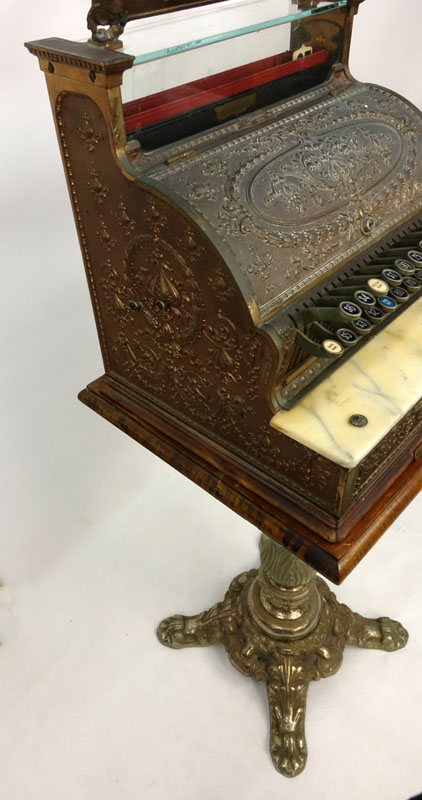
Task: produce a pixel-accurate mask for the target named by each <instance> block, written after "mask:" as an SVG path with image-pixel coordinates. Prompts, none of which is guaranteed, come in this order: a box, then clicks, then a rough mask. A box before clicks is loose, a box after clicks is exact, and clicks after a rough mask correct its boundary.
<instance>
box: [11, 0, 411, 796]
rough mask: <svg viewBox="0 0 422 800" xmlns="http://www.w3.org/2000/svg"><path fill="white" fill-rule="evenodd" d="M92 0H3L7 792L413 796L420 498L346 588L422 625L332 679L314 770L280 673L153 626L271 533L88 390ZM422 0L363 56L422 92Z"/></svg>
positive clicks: (405, 7)
mask: <svg viewBox="0 0 422 800" xmlns="http://www.w3.org/2000/svg"><path fill="white" fill-rule="evenodd" d="M87 5H88V3H87V0H73V2H72V3H65V2H64V0H61V2H59V1H58V0H39V2H37V3H33V2H30V0H23V2H21V3H17V2H16V1H15V0H14V1H13V2H12V0H3V3H2V30H3V36H2V46H1V49H0V58H1V62H2V63H1V70H2V71H1V74H2V88H1V95H2V112H3V118H2V125H1V127H0V137H1V150H0V152H1V153H2V156H3V158H2V171H1V194H0V202H1V213H0V224H1V232H2V235H1V251H2V257H1V270H2V282H1V286H2V313H1V338H0V342H1V355H2V373H1V374H2V387H1V388H2V390H1V392H0V403H1V417H0V418H1V422H2V438H1V441H2V466H1V473H0V477H1V482H0V492H1V504H2V525H1V528H0V576H1V578H2V581H3V584H4V587H3V588H2V589H1V590H0V638H1V640H2V642H3V645H4V646H3V647H2V648H1V652H0V766H1V769H0V791H1V795H2V797H3V798H5V800H121V799H122V798H124V800H135V798H136V800H139V798H145V800H182V799H183V800H233V798H236V800H237V798H240V797H241V798H242V800H279V798H284V797H288V798H289V800H338V798H339V797H341V798H343V799H344V800H378V799H381V798H382V800H407V798H409V797H410V796H412V795H415V794H417V793H418V792H420V791H421V790H422V775H421V759H420V743H421V740H422V714H421V701H422V687H421V679H420V668H421V658H422V623H421V617H420V611H419V609H420V606H421V587H420V573H421V568H422V550H421V544H420V542H421V539H420V535H421V522H420V518H421V512H422V505H421V498H420V497H419V498H418V499H417V500H416V501H415V502H414V503H413V504H412V505H411V506H410V507H409V508H408V509H407V510H406V512H405V513H404V514H403V515H402V516H401V517H400V519H399V520H398V521H397V522H396V523H395V524H394V525H393V527H392V529H391V530H390V532H389V533H388V534H386V535H385V536H384V537H383V539H382V540H381V541H380V542H379V544H377V545H376V547H375V548H374V549H373V550H372V551H371V553H370V554H369V555H368V556H367V557H366V558H365V559H364V561H363V562H362V564H361V565H360V566H359V567H358V568H357V569H356V570H355V571H354V573H352V575H351V576H350V578H348V580H347V581H346V582H345V584H344V585H343V586H342V587H341V588H340V589H339V595H340V596H341V598H342V599H343V600H345V601H346V602H349V604H351V605H353V606H354V607H355V608H356V609H357V610H361V611H362V612H363V613H366V614H368V615H378V614H390V615H393V616H396V617H397V618H399V619H401V621H402V622H403V623H404V624H405V625H406V626H407V627H408V628H409V630H410V633H411V639H410V643H409V645H408V647H407V648H406V650H404V651H401V652H399V653H396V654H391V655H389V654H384V653H375V652H374V653H370V652H365V651H358V650H353V649H351V648H350V649H349V650H348V651H347V652H346V654H345V661H344V665H343V667H342V670H341V671H340V673H339V674H338V675H337V676H335V677H333V678H330V679H329V680H327V681H323V682H320V683H319V684H315V685H314V686H312V687H311V690H310V695H309V704H308V719H307V736H308V744H309V751H310V756H309V762H308V767H307V770H306V771H305V773H304V774H303V775H302V776H301V777H299V778H297V779H295V780H294V781H290V782H287V781H286V780H285V779H283V778H282V777H280V776H279V775H277V773H275V771H274V770H273V768H272V765H271V762H270V758H269V755H268V749H267V737H268V721H267V708H266V700H265V692H264V690H263V687H261V686H255V685H254V684H253V683H252V682H251V681H249V680H246V679H245V678H243V677H242V676H241V675H239V674H238V673H236V672H235V671H234V670H233V668H232V667H231V666H230V665H229V664H228V661H227V658H226V656H225V654H224V652H222V650H221V649H219V648H211V649H204V650H185V651H180V652H173V651H170V650H167V649H165V648H163V647H161V646H160V645H159V644H158V642H157V641H156V639H155V635H154V629H155V626H156V624H157V623H158V622H159V620H160V619H161V618H162V617H164V616H166V615H167V614H169V613H172V612H175V611H177V610H180V611H185V612H186V613H190V612H195V611H196V610H201V609H202V608H204V607H205V606H206V605H207V604H208V603H212V602H214V601H215V600H217V599H220V597H221V596H222V593H223V592H224V590H225V588H226V586H227V583H228V582H229V580H230V579H231V577H232V576H233V575H234V574H235V573H236V571H241V570H243V569H245V568H249V566H252V565H253V564H254V563H255V561H256V557H257V548H256V545H257V535H256V532H255V531H254V530H253V529H252V528H251V526H249V525H248V524H247V523H245V522H243V521H242V520H241V519H240V518H238V517H236V516H235V515H234V514H233V513H231V512H230V511H228V510H227V509H225V508H224V507H223V506H222V505H220V504H219V503H217V501H214V500H213V499H212V498H211V497H209V496H208V495H207V494H205V493H204V492H202V491H201V490H200V489H198V488H197V487H196V486H194V485H193V484H191V483H190V482H188V481H187V480H186V479H185V478H183V477H181V476H180V475H179V474H177V473H176V472H175V471H174V470H171V469H170V468H168V467H166V466H165V465H164V464H163V463H161V462H160V461H159V460H158V459H157V458H155V457H154V456H152V455H151V454H149V453H148V452H147V451H146V450H143V449H142V448H141V447H139V446H137V445H136V444H135V443H134V442H132V441H131V440H130V439H128V438H126V437H124V436H123V435H122V434H121V433H120V432H119V431H117V430H115V429H114V428H113V427H112V426H111V425H108V424H106V423H104V422H103V421H102V420H101V419H100V418H99V417H97V416H96V415H95V414H93V413H91V412H89V411H88V409H86V408H85V407H84V406H82V405H81V404H79V403H78V402H77V401H76V393H77V391H78V390H79V389H80V388H82V387H83V386H84V385H85V384H86V383H87V382H88V381H89V380H91V379H93V378H94V377H96V376H97V375H99V374H100V373H101V371H102V370H101V360H100V355H99V351H98V347H97V344H96V334H95V329H94V323H93V320H92V314H91V309H90V304H89V299H88V292H87V289H86V286H85V279H84V276H83V270H82V265H81V259H80V254H79V250H78V245H77V241H76V234H75V231H74V226H73V221H72V216H71V212H70V206H69V201H68V199H67V195H66V189H65V182H64V177H63V174H62V167H61V163H60V158H59V154H58V148H57V144H56V140H55V134H54V130H53V124H52V120H51V114H50V110H49V106H48V101H47V94H46V90H45V86H44V79H43V76H42V75H41V74H40V73H39V71H38V67H37V63H36V61H35V59H34V58H32V57H31V56H29V55H28V54H27V53H26V51H25V50H24V49H23V47H22V41H23V40H26V39H37V38H41V37H46V36H63V37H68V38H80V36H81V34H82V35H83V27H84V22H83V20H84V16H85V13H86V10H87ZM421 23H422V8H421V5H420V2H419V0H389V2H388V3H387V2H385V0H367V2H366V3H364V5H363V6H362V8H361V11H360V13H359V16H358V19H357V23H356V30H355V38H354V47H353V50H352V69H353V71H354V73H355V75H356V76H357V77H358V78H361V79H368V80H373V81H376V82H379V83H384V84H386V85H388V86H391V87H392V88H394V89H396V90H397V91H399V92H401V93H402V94H404V95H406V96H408V97H409V98H411V99H412V100H413V101H414V102H415V103H416V104H418V105H420V106H422V86H421V81H420V74H421V68H422V49H421V47H420V31H421Z"/></svg>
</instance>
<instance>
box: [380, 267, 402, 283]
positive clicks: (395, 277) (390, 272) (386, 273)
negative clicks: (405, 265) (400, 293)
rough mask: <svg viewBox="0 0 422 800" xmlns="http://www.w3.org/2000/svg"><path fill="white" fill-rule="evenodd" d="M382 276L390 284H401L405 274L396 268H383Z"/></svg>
mask: <svg viewBox="0 0 422 800" xmlns="http://www.w3.org/2000/svg"><path fill="white" fill-rule="evenodd" d="M382 277H383V278H384V280H386V281H387V283H388V284H389V285H390V286H400V284H401V282H402V280H403V276H402V275H400V272H397V271H396V270H395V269H383V271H382Z"/></svg>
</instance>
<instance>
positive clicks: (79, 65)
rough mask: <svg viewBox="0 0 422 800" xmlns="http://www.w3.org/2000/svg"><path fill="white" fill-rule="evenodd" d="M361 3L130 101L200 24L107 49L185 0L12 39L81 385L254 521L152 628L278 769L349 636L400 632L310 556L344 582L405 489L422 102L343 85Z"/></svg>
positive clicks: (134, 2)
mask: <svg viewBox="0 0 422 800" xmlns="http://www.w3.org/2000/svg"><path fill="white" fill-rule="evenodd" d="M209 1H210V2H212V0H209ZM360 1H361V0H339V2H336V3H327V2H319V0H299V4H298V5H297V4H296V8H294V6H293V5H292V8H291V9H290V12H291V13H289V14H288V16H286V18H285V19H283V20H273V21H270V22H268V21H265V20H264V21H262V22H261V23H259V24H258V25H257V26H255V27H254V30H260V31H264V30H265V29H266V28H271V27H275V28H277V30H280V26H281V25H282V23H283V24H284V23H285V22H286V21H287V20H288V22H289V24H290V23H291V30H290V29H287V30H288V38H287V39H286V37H285V39H284V41H285V50H283V52H277V53H276V55H275V56H274V55H271V54H270V55H268V54H265V57H264V55H263V54H262V53H261V58H260V59H258V60H256V59H255V61H253V62H251V63H248V64H246V65H244V64H243V65H240V66H239V64H235V65H234V66H233V67H231V68H230V69H225V70H220V71H218V70H215V69H214V71H213V72H212V74H211V75H210V74H208V72H207V71H206V70H205V71H204V70H203V75H202V77H201V78H200V79H199V80H198V81H194V80H192V81H188V82H185V83H182V82H179V83H180V85H176V86H172V88H171V89H170V90H168V89H167V90H166V89H161V90H160V91H158V92H155V93H154V92H150V94H149V95H148V94H146V96H144V95H145V87H144V90H143V95H142V97H141V98H140V99H139V98H137V97H135V98H133V97H132V98H131V99H130V100H129V101H127V102H125V103H124V104H122V97H121V92H120V86H121V83H122V77H123V75H124V73H126V72H127V71H130V70H135V69H137V66H136V64H137V63H138V61H139V62H142V60H144V61H148V60H149V61H151V60H153V56H154V57H157V58H158V59H161V58H164V57H168V56H170V55H171V52H173V53H176V52H178V51H181V50H183V49H184V50H186V51H187V50H192V49H195V48H198V47H202V46H205V45H206V44H210V39H212V38H213V37H212V36H211V37H208V38H207V37H205V38H204V39H199V40H196V41H192V42H190V43H186V44H185V45H182V46H176V47H173V48H168V49H167V50H166V49H165V48H164V49H163V50H161V51H159V53H158V54H157V53H152V54H149V55H148V54H146V55H145V53H144V54H143V55H142V54H141V56H137V57H136V58H135V57H134V56H133V55H128V54H127V53H125V52H123V51H122V50H121V48H120V44H121V43H120V42H119V40H118V37H119V36H120V35H121V34H122V33H123V32H124V28H125V25H126V23H127V22H128V21H130V20H131V19H135V18H140V17H142V16H144V15H149V14H155V13H157V14H159V13H162V12H164V11H168V10H175V9H177V8H182V7H183V8H185V7H187V8H189V7H192V6H195V5H201V4H203V2H202V0H201V2H200V3H198V2H195V0H192V2H187V3H184V2H181V3H180V2H178V1H177V0H176V1H175V3H174V4H173V5H172V6H171V7H170V6H169V5H166V4H165V3H164V2H163V3H161V4H160V3H157V2H155V0H154V2H153V0H147V2H145V3H141V2H140V0H113V1H112V2H111V0H98V1H97V0H95V2H93V4H92V7H91V10H90V12H89V15H88V24H89V27H90V29H91V31H92V34H93V41H92V42H91V43H74V42H69V41H66V40H63V39H45V40H41V41H38V42H31V43H29V44H28V45H27V47H28V48H29V50H30V51H31V52H32V53H34V54H35V55H37V56H38V58H39V61H40V66H41V69H42V70H43V71H44V72H45V75H46V78H47V85H48V90H49V95H50V100H51V105H52V110H53V115H54V119H55V124H56V129H57V135H58V139H59V143H60V148H61V153H62V157H63V163H64V168H65V172H66V176H67V181H68V187H69V192H70V197H71V201H72V206H73V211H74V216H75V222H76V226H77V230H78V235H79V240H80V244H81V250H82V254H83V259H84V264H85V269H86V274H87V279H88V284H89V289H90V293H91V298H92V303H93V309H94V313H95V318H96V323H97V329H98V335H99V340H100V345H101V350H102V355H103V360H104V369H105V373H104V375H103V376H102V377H100V378H98V379H97V380H96V381H94V382H93V383H91V384H90V385H89V386H88V387H87V389H85V390H84V391H82V392H81V394H80V399H81V400H82V402H84V403H86V405H88V406H90V407H91V408H93V409H94V410H95V411H97V412H98V413H99V414H101V415H102V416H103V417H105V418H106V419H108V420H109V421H111V422H112V423H113V424H115V425H116V426H117V427H119V428H120V429H121V430H122V431H124V432H125V433H127V434H129V435H130V436H132V437H133V438H134V439H136V440H137V441H139V442H140V443H142V444H143V445H145V446H146V447H148V448H149V449H151V450H152V451H153V452H155V453H156V454H157V455H158V456H160V457H161V458H163V459H164V460H166V461H167V462H169V463H170V464H172V465H173V466H175V467H176V468H177V469H178V470H180V471H181V472H182V473H184V474H185V475H187V476H188V477H190V478H191V479H192V480H194V481H195V482H196V483H197V484H199V485H200V486H202V487H203V488H205V489H206V490H207V491H208V492H210V493H211V494H212V495H214V496H215V497H217V498H218V499H220V500H222V501H223V502H224V503H226V505H228V506H229V507H230V508H232V509H234V510H235V511H236V512H237V513H239V514H240V515H242V516H243V517H244V518H246V519H247V520H249V521H250V522H253V523H254V524H256V525H257V526H258V527H259V528H260V530H261V531H262V532H263V534H264V535H263V538H262V544H261V568H260V570H259V572H257V571H256V570H251V571H250V572H248V573H243V574H242V575H240V576H238V577H237V578H235V579H234V581H233V582H232V584H231V585H230V587H229V590H228V592H227V593H226V596H225V598H224V600H223V601H222V602H221V603H217V604H216V605H215V606H213V607H212V608H211V609H210V610H208V611H206V612H203V613H202V614H198V615H196V616H194V617H183V616H180V615H177V616H175V617H170V618H169V619H167V620H164V621H163V622H162V623H161V625H160V626H159V628H158V636H159V639H160V641H161V642H162V643H163V644H166V645H169V646H170V647H173V648H179V647H185V646H193V645H204V644H206V645H208V644H217V643H221V644H223V645H224V646H225V647H226V649H227V651H228V653H229V656H230V659H231V661H232V663H233V664H234V666H236V667H237V668H238V669H239V670H240V671H241V672H243V673H244V674H246V675H248V676H250V677H252V678H254V679H255V680H258V681H264V682H265V683H266V684H267V692H268V700H269V706H270V720H271V735H270V747H271V754H272V758H273V761H274V765H275V766H276V768H277V769H278V770H279V771H280V772H282V773H283V774H284V775H288V776H294V775H297V774H298V773H299V772H301V771H302V770H303V768H304V766H305V763H306V752H307V751H306V742H305V734H304V718H305V703H306V692H307V686H308V684H309V682H310V681H311V680H318V679H319V678H324V677H328V676H329V675H332V674H334V672H336V671H337V670H338V668H339V666H340V664H341V660H342V653H343V649H344V647H345V645H346V644H349V645H350V644H351V645H355V646H358V647H365V648H371V649H383V650H387V651H392V650H396V649H399V648H400V647H403V646H404V645H405V644H406V641H407V633H406V631H405V630H404V629H403V628H402V627H401V625H400V624H399V623H397V622H394V621H392V620H390V619H388V618H386V617H382V618H380V619H378V620H369V619H366V618H364V617H361V616H360V615H359V614H356V613H354V612H352V611H351V610H350V609H349V608H348V607H347V606H345V605H343V604H340V603H339V602H338V601H337V600H336V598H335V596H334V595H333V594H332V593H331V592H330V591H329V589H328V587H327V586H326V585H325V584H324V582H323V581H322V580H321V579H320V578H317V576H316V574H315V570H318V571H319V572H321V573H322V574H324V575H326V576H327V577H329V578H330V579H331V580H332V581H334V582H337V583H340V582H341V581H342V580H343V578H344V577H345V576H346V575H347V574H348V573H349V572H350V571H351V569H353V567H354V566H355V565H356V564H357V563H358V562H359V560H360V559H361V558H362V557H363V556H364V555H365V553H366V552H367V551H368V550H369V548H370V547H371V546H372V544H374V542H375V541H376V540H377V539H378V538H379V537H380V536H381V534H382V533H384V531H385V530H386V529H387V527H388V526H389V525H390V523H391V522H392V521H393V520H394V519H395V518H396V517H397V516H398V514H399V513H400V512H401V511H402V509H403V508H404V507H405V506H406V505H407V504H408V503H409V502H410V500H411V499H412V498H413V497H414V496H415V495H416V494H417V493H418V491H419V490H420V488H421V483H422V459H421V456H422V400H421V396H422V374H421V373H422V369H421V365H422V349H421V336H422V158H421V156H422V115H421V113H420V112H419V111H418V110H417V109H416V108H414V107H413V106H412V105H411V104H410V103H409V102H407V101H406V100H405V99H403V98H402V97H399V96H398V95H396V94H394V93H393V92H391V91H388V90H387V89H383V88H381V87H378V86H373V85H370V84H361V83H358V82H357V81H355V80H354V79H353V78H352V77H351V75H350V73H349V71H348V68H347V61H348V52H349V45H350V37H351V30H352V20H353V16H354V14H355V13H356V11H357V9H358V6H359V3H360ZM286 3H287V0H286ZM286 3H285V6H286ZM220 6H221V4H220ZM102 25H108V26H109V27H108V28H106V29H104V28H102V27H101V26H102ZM277 26H278V27H277ZM230 35H231V36H232V37H233V38H235V37H236V36H239V37H241V36H243V35H245V30H241V31H240V32H239V31H237V32H236V31H231V34H230ZM230 35H229V34H225V35H223V36H222V37H220V38H222V39H224V38H225V37H226V38H227V37H229V38H230ZM217 38H218V37H217ZM204 52H207V51H204ZM159 63H161V62H159ZM204 63H206V59H204ZM134 64H135V66H133V65H134ZM128 74H130V72H129V73H128ZM148 90H149V89H148V88H147V89H146V91H148ZM387 334H388V335H387ZM390 349H391V354H392V355H391V354H390V361H389V360H388V354H389V352H390ZM403 354H404V355H403ZM402 355H403V358H404V361H403V365H402V363H401V358H402ZM366 362H367V363H366ZM405 362H406V363H405ZM384 364H386V365H387V368H388V365H390V369H391V371H392V373H393V371H394V375H395V377H394V379H393V376H392V383H394V381H396V384H397V386H396V388H397V387H398V386H399V387H400V393H399V394H400V397H399V395H398V394H397V392H396V395H394V392H393V391H391V396H390V394H389V387H388V380H386V376H385V374H383V365H384ZM348 365H349V367H351V369H352V372H350V370H349V372H348V371H347V369H348ZM353 370H354V371H355V374H358V373H362V374H363V375H364V380H363V381H360V382H359V381H356V386H357V390H356V391H355V392H354V393H353V392H352V391H351V390H350V386H348V382H349V383H350V384H351V385H352V384H353V385H354V377H353V375H352V373H353ZM384 372H385V371H384ZM350 375H352V377H348V376H350ZM377 375H378V377H379V378H380V380H379V381H378V378H377ZM387 377H388V376H387ZM377 381H378V382H377ZM381 384H382V386H383V388H381ZM355 388H356V387H355ZM349 390H350V391H349ZM350 398H352V401H353V403H356V407H354V406H353V408H350V407H349V406H350V402H351V399H350ZM367 398H369V399H370V403H369V400H368V402H367ZM378 401H379V407H378V406H377V403H378ZM359 402H361V403H362V408H360V407H359ZM368 403H369V405H368ZM367 407H368V408H371V414H370V418H369V419H368V418H367V417H365V414H364V413H363V411H364V409H366V408H367ZM331 414H332V416H333V420H331V419H330V415H331ZM327 415H328V417H327ZM378 417H379V419H378ZM315 420H316V421H317V424H316V425H314V429H313V430H312V425H313V422H315ZM335 426H337V428H336V430H337V432H338V437H337V440H336V441H334V436H333V430H334V427H335ZM353 426H357V427H356V428H353ZM351 431H356V441H357V442H358V445H359V446H358V447H357V448H356V447H351V446H350V447H348V448H347V447H346V444H345V443H346V441H349V442H350V440H351ZM323 439H324V440H325V444H324V446H322V440H323ZM334 445H335V446H334ZM280 545H284V547H281V546H280ZM287 551H290V552H287ZM292 554H294V555H292ZM295 556H297V558H296V557H295Z"/></svg>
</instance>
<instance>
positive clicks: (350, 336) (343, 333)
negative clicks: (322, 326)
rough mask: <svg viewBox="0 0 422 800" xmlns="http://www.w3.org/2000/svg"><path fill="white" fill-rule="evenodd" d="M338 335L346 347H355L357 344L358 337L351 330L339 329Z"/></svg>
mask: <svg viewBox="0 0 422 800" xmlns="http://www.w3.org/2000/svg"><path fill="white" fill-rule="evenodd" d="M336 335H337V336H338V338H339V339H340V341H341V343H342V344H343V345H344V346H345V347H353V345H355V344H356V342H357V340H358V337H357V336H356V334H355V333H353V331H351V330H349V328H338V329H337V331H336Z"/></svg>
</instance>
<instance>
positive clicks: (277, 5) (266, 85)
mask: <svg viewBox="0 0 422 800" xmlns="http://www.w3.org/2000/svg"><path fill="white" fill-rule="evenodd" d="M346 12H347V0H338V2H318V3H315V2H313V1H312V2H311V0H299V5H298V3H297V2H296V3H295V2H294V0H244V1H243V2H242V1H241V0H225V2H221V3H216V4H215V5H213V6H212V7H211V6H202V8H201V9H199V8H198V9H194V10H192V9H191V10H185V11H179V12H176V13H169V14H165V15H163V16H162V17H160V19H159V20H158V19H157V18H155V20H154V18H149V19H145V20H142V21H141V22H138V23H137V24H136V26H133V27H131V28H129V26H128V28H127V30H126V31H125V33H124V35H123V37H122V39H123V45H124V51H125V52H126V53H130V54H131V55H135V61H134V67H133V69H130V70H127V71H126V72H125V73H124V78H123V87H122V99H123V110H124V117H125V126H126V132H127V134H128V136H130V137H131V138H138V140H139V141H140V143H141V146H142V148H143V149H144V151H148V150H153V149H157V148H159V147H161V146H163V145H166V144H170V143H171V142H173V141H176V140H179V139H181V138H186V137H187V136H191V135H193V134H196V133H199V132H201V131H203V130H207V129H209V128H211V127H213V126H215V125H218V124H221V123H222V122H225V121H228V120H231V119H234V118H236V117H238V116H241V115H243V114H245V113H248V112H249V111H252V110H258V109H260V108H263V107H265V106H266V105H271V104H272V103H275V102H277V101H280V100H283V99H287V98H288V97H291V96H293V95H295V94H299V93H301V92H304V91H307V90H309V89H311V88H313V87H314V86H317V85H319V84H321V83H323V82H324V81H326V80H327V78H328V76H329V75H330V72H331V68H332V65H333V64H335V63H336V62H338V61H341V59H342V52H343V43H344V24H345V19H346ZM239 23H242V25H241V27H239Z"/></svg>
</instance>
